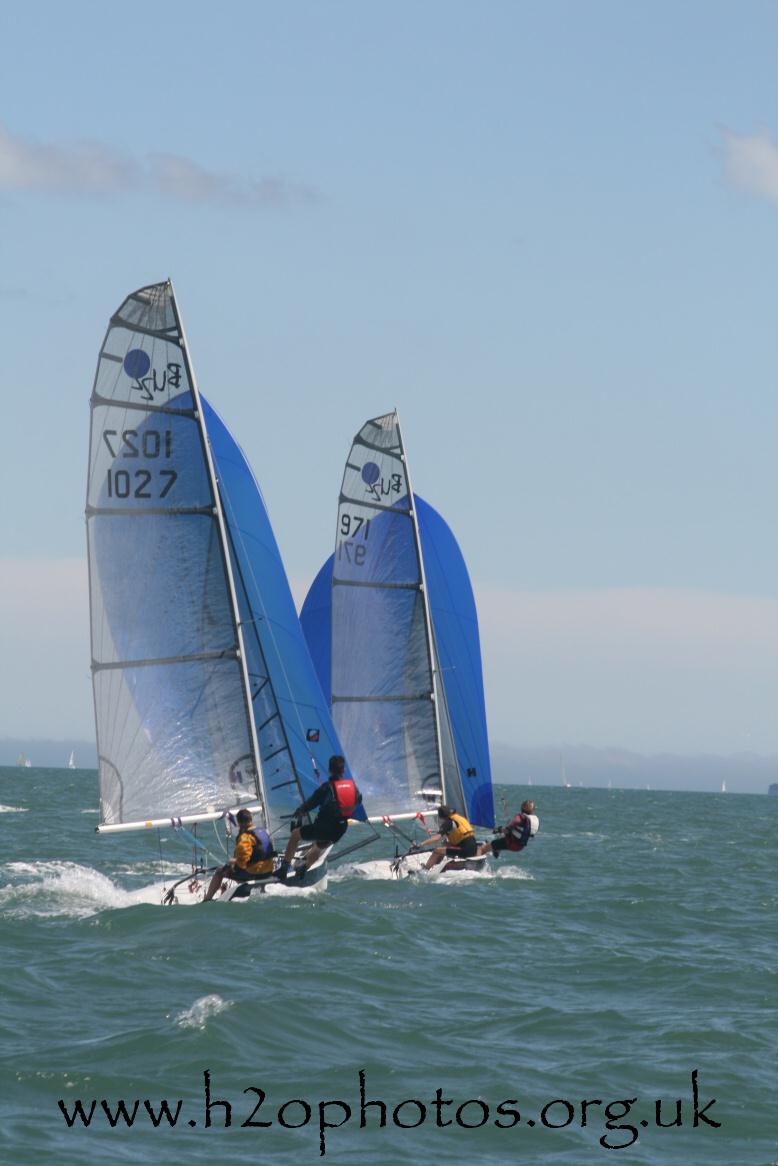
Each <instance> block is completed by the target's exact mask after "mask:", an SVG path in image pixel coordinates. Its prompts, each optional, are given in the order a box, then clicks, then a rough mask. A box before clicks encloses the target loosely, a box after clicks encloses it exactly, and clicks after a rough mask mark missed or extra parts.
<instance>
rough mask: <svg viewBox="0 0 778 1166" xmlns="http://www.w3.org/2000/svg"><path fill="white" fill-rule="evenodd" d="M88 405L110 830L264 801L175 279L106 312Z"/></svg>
mask: <svg viewBox="0 0 778 1166" xmlns="http://www.w3.org/2000/svg"><path fill="white" fill-rule="evenodd" d="M91 409H92V421H91V434H90V455H89V477H88V486H87V508H86V515H87V543H88V552H89V581H90V609H91V641H92V671H93V688H94V702H95V719H96V726H97V744H98V757H99V774H100V811H101V828H112V827H113V828H121V827H124V828H127V827H131V826H143V825H146V824H149V823H156V822H158V821H162V820H166V819H167V820H170V819H176V820H177V819H181V820H183V821H197V820H200V819H204V818H213V817H218V816H220V815H221V814H222V813H223V812H224V811H225V810H227V809H228V808H229V807H234V806H236V805H238V804H241V803H244V804H245V803H255V802H257V800H259V801H260V804H264V798H263V790H262V787H261V773H260V767H259V763H258V749H257V741H256V733H255V730H254V722H253V718H252V715H251V711H250V710H251V699H250V694H249V688H248V678H247V674H246V666H245V651H244V650H243V638H242V629H241V627H240V623H239V620H238V617H237V614H236V613H237V601H236V597H235V589H234V583H233V579H232V576H231V569H230V555H229V552H228V550H227V545H226V535H225V528H224V519H223V515H222V512H221V506H220V500H219V492H218V489H217V488H216V484H215V480H214V473H213V465H212V462H211V457H210V452H209V448H208V442H207V437H206V433H205V430H204V426H203V420H202V407H201V404H200V399H199V396H198V391H197V387H196V385H195V382H194V377H193V374H192V369H191V364H190V361H189V355H188V350H187V345H186V340H185V337H184V332H183V328H182V325H181V320H180V316H179V313H178V309H177V305H176V301H175V296H174V293H173V288H172V285H171V283H170V282H169V281H168V282H166V283H160V284H154V285H151V286H149V287H145V288H141V289H140V290H138V291H136V292H134V293H132V294H131V295H130V296H128V297H127V299H126V300H125V301H124V303H123V304H122V305H121V307H120V308H119V310H118V311H117V312H116V313H115V315H114V316H113V317H112V319H111V321H110V324H109V327H108V331H107V333H106V336H105V340H104V342H103V346H102V348H101V351H100V356H99V360H98V365H97V373H96V376H95V382H94V388H93V392H92V399H91Z"/></svg>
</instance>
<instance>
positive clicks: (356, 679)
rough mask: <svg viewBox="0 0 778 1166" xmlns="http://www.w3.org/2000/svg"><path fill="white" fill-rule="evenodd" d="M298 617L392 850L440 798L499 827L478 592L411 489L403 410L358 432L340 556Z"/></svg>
mask: <svg viewBox="0 0 778 1166" xmlns="http://www.w3.org/2000/svg"><path fill="white" fill-rule="evenodd" d="M300 618H301V622H302V625H303V629H304V631H305V635H306V639H307V641H308V645H309V647H310V650H311V656H312V658H313V660H314V663H315V665H316V670H317V673H318V676H319V680H320V681H321V685H322V688H323V690H324V692H325V695H326V696H327V697H328V699H329V701H330V707H331V709H332V716H333V721H334V724H335V726H336V730H337V732H338V735H339V737H340V739H341V741H342V743H343V745H344V747H345V749H346V751H347V755H348V757H349V760H350V762H351V764H352V766H353V768H354V771H355V773H357V774H358V777H359V782H360V785H361V787H362V789H363V792H364V796H365V801H366V802H367V803H368V805H369V806H370V810H371V814H373V815H375V816H373V817H371V818H370V821H371V822H372V823H375V824H376V825H379V826H382V827H384V828H385V829H386V830H389V831H390V832H391V833H392V834H393V836H394V838H395V841H396V848H397V855H396V857H397V858H398V859H399V858H400V851H401V850H402V851H403V852H404V851H406V850H411V849H412V848H413V847H414V846H416V845H418V844H419V843H422V842H423V841H424V840H425V838H426V837H428V836H429V835H430V834H432V833H433V832H435V831H436V827H437V816H436V811H437V808H438V807H439V806H440V805H441V804H444V805H447V806H449V807H450V808H452V810H453V811H454V812H455V813H456V814H459V815H462V816H465V817H467V819H468V820H469V821H470V822H472V824H473V825H474V826H481V827H487V828H490V827H493V826H494V804H493V798H492V784H491V768H490V761H489V746H488V738H487V733H486V712H485V702H484V693H483V676H482V670H481V651H480V643H479V636H478V618H477V614H476V608H475V600H474V597H473V591H472V587H471V584H470V580H469V577H468V573H467V568H466V566H465V563H464V559H463V557H462V554H461V551H460V550H459V547H458V546H457V543H456V540H455V538H454V536H453V534H452V533H451V531H450V530H449V528H448V526H447V525H446V523H445V522H444V521H443V519H442V518H441V516H440V515H439V514H438V513H437V512H436V511H435V510H434V509H433V508H432V507H431V506H429V505H428V504H427V503H425V502H424V501H423V500H422V499H421V498H419V497H418V495H415V494H414V493H413V491H412V488H411V482H410V475H409V469H408V462H407V458H406V454H405V450H404V446H403V440H402V434H401V431H400V425H399V421H398V418H397V414H396V413H389V414H386V415H385V416H382V417H376V418H374V419H372V420H370V421H368V422H366V424H365V425H364V426H363V427H362V429H360V431H359V433H358V434H357V435H356V437H355V438H354V440H353V443H352V446H351V450H350V452H349V455H348V457H347V459H346V467H345V470H344V474H343V483H342V487H341V493H340V500H339V507H338V526H337V536H336V544H335V552H334V554H333V555H332V556H331V557H330V558H329V559H328V560H327V562H326V563H325V564H324V566H323V567H322V569H321V571H320V572H319V574H318V576H317V577H316V579H315V580H314V583H313V584H312V586H311V589H310V591H309V593H308V596H307V597H306V600H305V604H304V606H303V609H302V613H301V617H300ZM463 858H464V856H463ZM451 861H455V860H453V859H452V860H451ZM486 861H487V856H486V855H483V856H478V857H477V858H476V857H475V856H473V862H474V863H475V865H476V866H480V867H483V865H484V863H485V862H486ZM409 865H411V866H412V865H415V863H412V864H409ZM398 869H399V868H398Z"/></svg>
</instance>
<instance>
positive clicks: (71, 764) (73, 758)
mask: <svg viewBox="0 0 778 1166" xmlns="http://www.w3.org/2000/svg"><path fill="white" fill-rule="evenodd" d="M75 768H76V753H75V750H74V749H71V750H70V756H69V757H68V769H75Z"/></svg>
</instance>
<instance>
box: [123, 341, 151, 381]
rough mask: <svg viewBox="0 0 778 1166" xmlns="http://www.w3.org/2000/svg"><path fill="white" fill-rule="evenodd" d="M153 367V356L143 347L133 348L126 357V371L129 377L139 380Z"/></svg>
mask: <svg viewBox="0 0 778 1166" xmlns="http://www.w3.org/2000/svg"><path fill="white" fill-rule="evenodd" d="M150 368H151V357H150V356H149V354H148V352H144V351H143V349H142V348H131V349H130V351H129V352H128V353H127V355H126V356H125V358H124V371H125V372H126V373H127V376H128V377H132V378H133V379H134V380H139V379H140V378H141V377H145V375H146V373H147V372H148V371H149V369H150Z"/></svg>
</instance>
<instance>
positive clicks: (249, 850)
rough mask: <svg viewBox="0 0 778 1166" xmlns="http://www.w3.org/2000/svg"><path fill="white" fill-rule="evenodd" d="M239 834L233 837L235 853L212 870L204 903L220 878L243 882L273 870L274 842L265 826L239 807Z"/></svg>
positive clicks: (215, 888) (216, 887)
mask: <svg viewBox="0 0 778 1166" xmlns="http://www.w3.org/2000/svg"><path fill="white" fill-rule="evenodd" d="M237 822H238V827H239V831H238V837H237V838H236V839H235V854H234V856H233V858H232V859H231V861H230V862H225V864H224V866H220V867H219V868H218V870H216V871H215V872H214V875H213V878H212V879H211V882H210V886H209V887H208V890H207V891H206V892H205V898H204V899H203V902H204V903H208V902H209V901H210V900H211V899H212V898H213V897H214V895H215V894H216V892H217V890H218V888H219V886H220V884H221V881H222V879H234V880H235V882H238V883H245V882H247V881H248V880H249V879H255V878H257V877H258V876H259V875H269V874H272V872H273V855H274V854H275V851H274V849H273V843H272V842H271V840H270V835H269V834H268V833H267V831H266V830H263V829H261V827H259V826H255V825H254V819H253V817H252V814H251V810H238V813H237Z"/></svg>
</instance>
